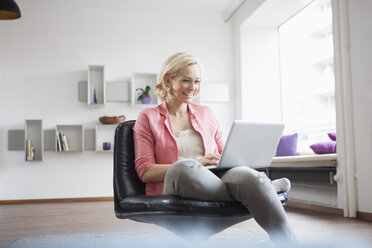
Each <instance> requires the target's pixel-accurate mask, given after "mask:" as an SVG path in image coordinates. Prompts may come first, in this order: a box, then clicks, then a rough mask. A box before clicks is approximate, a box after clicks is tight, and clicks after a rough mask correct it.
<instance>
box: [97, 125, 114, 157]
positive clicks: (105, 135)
mask: <svg viewBox="0 0 372 248" xmlns="http://www.w3.org/2000/svg"><path fill="white" fill-rule="evenodd" d="M116 127H117V125H98V126H96V149H95V150H96V151H98V152H112V151H113V149H114V140H115V128H116ZM104 143H106V144H107V143H109V144H110V145H109V146H110V149H107V145H106V150H105V149H104Z"/></svg>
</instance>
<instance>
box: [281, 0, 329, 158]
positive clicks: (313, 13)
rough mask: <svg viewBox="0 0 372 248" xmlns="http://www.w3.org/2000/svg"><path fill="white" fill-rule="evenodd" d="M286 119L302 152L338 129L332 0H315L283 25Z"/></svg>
mask: <svg viewBox="0 0 372 248" xmlns="http://www.w3.org/2000/svg"><path fill="white" fill-rule="evenodd" d="M279 50H280V73H281V98H282V118H283V121H284V122H285V123H286V131H285V132H286V133H298V134H299V139H298V152H299V153H309V152H312V151H311V150H310V148H309V145H311V144H313V143H316V142H321V141H328V140H329V138H328V136H327V133H328V132H334V131H335V129H336V113H335V88H334V87H335V80H334V70H333V68H334V67H333V37H332V11H331V0H315V1H313V2H312V3H311V4H310V5H308V6H307V7H306V8H304V9H303V10H302V11H300V12H298V13H297V14H296V15H295V16H293V17H292V18H290V19H289V20H288V21H286V22H285V23H284V24H282V25H281V26H280V27H279Z"/></svg>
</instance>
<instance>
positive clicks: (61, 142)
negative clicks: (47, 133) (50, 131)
mask: <svg viewBox="0 0 372 248" xmlns="http://www.w3.org/2000/svg"><path fill="white" fill-rule="evenodd" d="M57 151H59V152H60V151H64V152H68V151H70V145H69V144H68V141H67V136H66V135H65V134H64V133H63V132H58V131H57Z"/></svg>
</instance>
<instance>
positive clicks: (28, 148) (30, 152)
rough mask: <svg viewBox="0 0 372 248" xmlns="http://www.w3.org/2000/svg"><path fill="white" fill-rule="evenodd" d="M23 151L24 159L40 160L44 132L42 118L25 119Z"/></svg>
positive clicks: (42, 150)
mask: <svg viewBox="0 0 372 248" xmlns="http://www.w3.org/2000/svg"><path fill="white" fill-rule="evenodd" d="M24 151H25V159H26V161H42V160H43V157H44V133H43V121H42V120H25V131H24Z"/></svg>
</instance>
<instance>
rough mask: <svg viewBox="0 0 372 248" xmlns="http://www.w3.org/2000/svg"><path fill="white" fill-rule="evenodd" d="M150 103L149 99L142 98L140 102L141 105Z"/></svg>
mask: <svg viewBox="0 0 372 248" xmlns="http://www.w3.org/2000/svg"><path fill="white" fill-rule="evenodd" d="M150 102H151V98H150V97H144V98H142V100H141V103H142V104H149V103H150Z"/></svg>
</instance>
